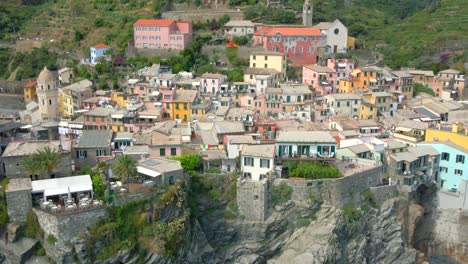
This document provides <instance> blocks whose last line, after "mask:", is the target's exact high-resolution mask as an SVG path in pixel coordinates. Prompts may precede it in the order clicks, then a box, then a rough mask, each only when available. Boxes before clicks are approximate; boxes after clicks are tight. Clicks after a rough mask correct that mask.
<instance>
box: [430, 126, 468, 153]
mask: <svg viewBox="0 0 468 264" xmlns="http://www.w3.org/2000/svg"><path fill="white" fill-rule="evenodd" d="M447 140H450V141H451V142H453V143H454V144H456V145H458V146H461V147H463V148H465V149H468V128H467V127H465V125H464V124H463V123H455V124H452V125H451V126H443V125H441V124H438V125H437V126H431V127H429V128H427V129H426V139H425V141H426V142H434V141H439V142H444V141H447Z"/></svg>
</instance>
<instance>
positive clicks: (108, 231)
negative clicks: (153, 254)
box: [86, 200, 150, 261]
mask: <svg viewBox="0 0 468 264" xmlns="http://www.w3.org/2000/svg"><path fill="white" fill-rule="evenodd" d="M147 204H148V201H147V200H141V201H137V202H131V203H128V204H125V205H122V206H118V207H116V206H112V207H109V208H108V211H107V216H106V219H104V220H101V221H100V222H99V223H98V224H97V225H96V226H94V227H92V228H90V229H89V232H88V235H87V236H86V242H87V248H88V254H89V258H90V259H91V260H93V261H94V260H96V259H98V260H104V259H107V258H110V257H113V256H115V255H116V254H117V252H118V251H119V250H121V249H129V250H137V249H138V248H139V245H140V244H139V243H138V237H139V236H140V234H142V232H143V229H144V228H145V227H147V226H149V225H150V224H149V223H147V221H146V214H147V210H146V209H145V208H146V205H147ZM98 241H102V242H103V243H104V248H103V249H102V250H100V251H99V252H97V255H94V254H93V252H94V247H95V244H96V243H97V242H98Z"/></svg>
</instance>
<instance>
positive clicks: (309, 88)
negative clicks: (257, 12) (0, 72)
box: [0, 1, 468, 263]
mask: <svg viewBox="0 0 468 264" xmlns="http://www.w3.org/2000/svg"><path fill="white" fill-rule="evenodd" d="M312 15H313V7H312V3H310V2H309V1H305V4H304V7H303V14H302V20H303V24H302V25H264V24H259V23H255V22H252V21H247V20H231V21H229V22H227V23H226V24H225V25H224V27H223V34H224V37H225V38H226V39H230V41H229V42H228V44H227V46H226V47H225V48H226V49H230V50H236V49H239V45H238V44H236V43H235V42H234V41H233V37H240V36H242V37H246V38H248V39H249V41H250V42H251V43H252V47H253V48H252V50H251V51H250V52H249V54H248V66H247V67H245V68H243V81H231V80H230V79H229V78H228V76H227V75H226V74H223V73H221V72H208V73H203V74H202V75H199V76H196V75H195V74H194V73H192V72H184V71H177V72H173V69H171V67H168V66H166V65H164V64H163V63H154V64H152V65H151V66H148V67H143V68H141V69H136V70H135V71H133V72H132V73H131V74H129V75H128V76H126V81H125V83H124V84H122V85H120V84H119V85H118V86H117V87H113V89H100V87H98V86H97V84H96V83H93V81H91V80H89V79H81V80H79V81H74V80H76V79H75V76H76V74H77V73H76V72H75V71H74V69H73V68H68V67H66V68H61V69H58V70H57V71H53V70H50V69H48V68H47V67H44V69H43V70H42V71H41V72H40V74H39V75H38V76H37V78H36V79H34V80H31V81H29V82H27V83H26V84H25V85H24V86H23V87H21V89H22V93H23V98H22V100H24V105H25V107H24V108H23V109H20V110H17V111H13V110H9V109H6V108H7V106H0V108H1V109H0V110H1V112H0V117H1V118H0V146H1V149H0V155H1V158H0V175H1V177H2V178H4V179H7V181H4V182H5V184H4V186H3V189H2V190H3V191H4V192H5V199H6V211H7V213H8V222H7V224H6V225H5V228H3V229H1V230H2V234H1V240H2V241H0V252H10V255H12V256H13V255H14V256H17V257H16V258H17V259H15V258H14V260H13V262H15V260H17V261H18V263H20V262H21V263H24V261H25V259H27V258H28V256H29V255H30V254H31V252H30V251H31V248H34V245H35V243H36V242H34V241H32V240H27V239H25V238H21V236H20V235H19V234H20V231H19V230H21V225H22V223H24V222H26V221H27V220H28V218H29V217H30V214H31V212H33V214H35V215H36V217H37V221H38V223H39V225H40V227H41V228H42V230H43V231H44V232H45V237H48V238H51V240H54V241H56V242H55V243H52V244H53V245H55V247H57V248H59V247H60V246H59V245H66V242H67V241H68V242H70V241H72V240H73V239H74V237H76V236H77V235H78V234H79V233H80V232H85V231H86V229H87V228H89V227H91V226H92V225H94V224H96V223H97V222H98V220H99V219H102V218H103V217H104V216H105V212H106V208H107V207H110V206H113V205H119V204H125V203H129V202H132V201H135V200H137V199H140V198H145V197H151V196H152V195H154V193H155V192H158V193H163V192H164V190H165V189H164V188H167V187H168V186H171V185H174V184H177V183H178V182H180V181H183V180H187V179H188V178H190V174H189V173H188V171H187V170H186V168H184V166H185V164H184V161H183V160H184V157H185V158H188V159H199V160H200V161H199V164H198V165H197V168H196V170H197V171H198V172H199V173H200V174H201V175H202V177H203V175H204V174H217V175H221V176H222V177H235V180H236V188H237V193H236V203H237V208H236V210H237V212H236V213H237V214H238V215H240V216H242V217H243V219H244V220H245V221H251V222H259V223H262V222H265V221H268V218H269V217H270V216H271V214H272V212H273V211H274V210H275V207H274V205H272V201H271V200H272V199H271V192H272V189H273V188H275V186H279V185H281V184H282V183H287V184H288V185H290V186H292V188H293V190H294V193H293V199H292V200H293V202H295V203H297V204H301V203H305V202H306V201H305V200H306V199H308V197H311V196H312V195H315V196H317V197H321V198H322V199H323V200H325V201H326V203H327V204H328V205H330V206H333V207H337V208H341V207H343V206H344V205H345V204H348V203H350V202H351V201H352V200H353V198H352V197H348V196H349V194H348V192H349V190H350V189H353V190H356V192H365V191H366V190H368V189H371V190H372V191H373V192H374V193H375V195H376V196H378V195H383V194H382V193H389V192H394V193H397V194H398V195H399V196H402V197H405V198H407V199H409V200H411V199H416V198H417V196H418V190H419V189H420V188H422V187H424V188H427V186H433V187H435V188H436V190H437V197H438V201H439V204H438V207H439V208H443V209H463V210H467V209H468V193H467V191H468V169H467V168H468V166H467V162H468V161H466V160H465V159H466V158H467V154H468V151H467V149H468V118H467V117H468V107H467V102H468V101H467V99H468V76H465V75H463V74H460V72H459V71H457V70H455V69H446V70H442V71H439V72H437V73H434V72H433V71H430V70H421V69H415V68H400V69H391V68H389V67H387V66H385V65H380V64H379V65H378V64H364V65H361V64H360V63H358V61H357V60H355V59H354V58H351V57H349V56H347V53H348V52H349V51H351V50H353V49H354V48H355V46H354V45H355V44H354V42H355V39H353V38H352V37H349V36H348V30H347V28H346V25H344V24H343V23H341V22H340V21H339V20H335V21H323V22H320V23H318V24H313V23H312ZM133 35H134V36H133V42H132V44H131V45H133V47H132V48H134V49H136V50H167V51H170V52H179V51H180V52H182V50H184V49H187V48H189V47H190V45H191V42H192V41H194V30H193V24H192V22H190V21H181V20H171V19H140V20H138V21H137V22H136V23H135V24H134V27H133ZM223 48H224V47H223ZM112 49H113V47H111V46H108V45H106V44H104V43H96V44H95V45H93V46H92V47H90V58H83V59H82V61H81V63H82V64H83V65H86V67H89V68H94V67H96V65H98V64H99V63H100V62H102V61H111V60H113V59H115V58H112V56H111V55H110V54H112V53H111V51H112ZM116 68H117V67H116ZM291 69H292V71H295V74H296V76H300V78H299V80H296V79H294V78H290V76H289V75H290V72H291ZM116 70H118V69H116ZM415 87H422V88H423V89H424V91H422V92H421V91H420V90H419V89H418V91H416V88H415ZM427 91H430V93H428V92H427ZM0 96H1V97H5V98H7V97H8V96H9V95H8V94H5V95H3V94H2V95H0ZM45 156H47V157H48V158H49V160H48V161H50V162H49V163H47V164H48V165H47V166H45V168H43V167H42V166H39V165H38V164H39V163H34V158H37V159H38V160H40V159H41V157H45ZM54 161H55V162H54ZM125 164H127V166H133V167H132V168H133V169H128V168H127V169H128V170H125V169H121V168H119V165H122V166H125ZM128 164H130V165H128ZM122 171H123V172H122ZM126 171H127V172H128V173H125V172H126ZM95 172H97V175H99V177H97V178H96V177H94V176H93V174H96V173H95ZM96 181H98V182H96ZM97 187H99V190H96V188H97ZM156 189H157V191H155V190H156ZM300 192H303V195H298V193H300ZM351 196H352V195H351ZM304 197H306V198H304ZM28 243H29V244H28ZM28 245H29V246H28ZM49 246H50V245H49ZM50 247H52V248H47V251H48V252H56V251H57V252H59V251H60V250H64V249H60V250H58V249H53V247H54V246H50ZM65 251H66V250H65ZM57 255H60V254H58V253H57ZM57 259H59V257H57ZM13 262H12V263H13Z"/></svg>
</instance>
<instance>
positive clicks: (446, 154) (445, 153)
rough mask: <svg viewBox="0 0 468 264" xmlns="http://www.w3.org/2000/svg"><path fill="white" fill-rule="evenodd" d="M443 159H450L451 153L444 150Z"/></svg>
mask: <svg viewBox="0 0 468 264" xmlns="http://www.w3.org/2000/svg"><path fill="white" fill-rule="evenodd" d="M441 160H446V161H449V160H450V154H448V153H447V152H442V158H441Z"/></svg>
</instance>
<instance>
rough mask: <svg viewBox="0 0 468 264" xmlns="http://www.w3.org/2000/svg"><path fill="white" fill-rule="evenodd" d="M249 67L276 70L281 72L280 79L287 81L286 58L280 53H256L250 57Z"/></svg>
mask: <svg viewBox="0 0 468 264" xmlns="http://www.w3.org/2000/svg"><path fill="white" fill-rule="evenodd" d="M249 67H250V68H256V69H274V70H276V71H277V72H279V76H278V79H279V80H280V81H284V80H286V67H287V62H286V57H285V56H284V54H282V53H278V52H255V53H253V54H252V55H250V59H249Z"/></svg>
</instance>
